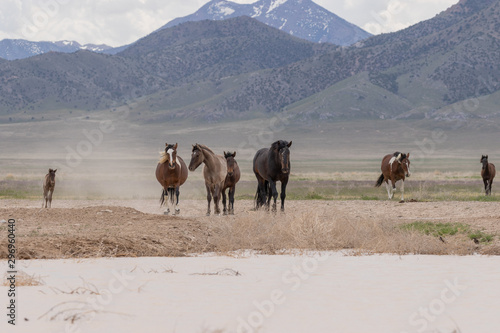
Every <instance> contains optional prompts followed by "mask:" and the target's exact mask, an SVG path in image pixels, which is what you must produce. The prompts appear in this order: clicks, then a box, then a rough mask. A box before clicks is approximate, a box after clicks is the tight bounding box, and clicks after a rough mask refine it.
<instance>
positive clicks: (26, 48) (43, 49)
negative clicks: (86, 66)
mask: <svg viewBox="0 0 500 333" xmlns="http://www.w3.org/2000/svg"><path fill="white" fill-rule="evenodd" d="M110 49H112V47H111V46H108V45H105V44H101V45H96V44H84V45H81V44H80V43H78V42H75V41H67V40H62V41H57V42H47V41H41V42H31V41H27V40H24V39H3V40H1V41H0V58H4V59H6V60H18V59H25V58H29V57H32V56H35V55H39V54H44V53H47V52H63V53H73V52H76V51H79V50H89V51H92V52H97V53H101V52H104V51H107V50H110Z"/></svg>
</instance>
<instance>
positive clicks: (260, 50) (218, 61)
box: [118, 16, 336, 85]
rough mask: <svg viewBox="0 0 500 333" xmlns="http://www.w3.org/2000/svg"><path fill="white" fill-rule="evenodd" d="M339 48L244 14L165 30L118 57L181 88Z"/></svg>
mask: <svg viewBox="0 0 500 333" xmlns="http://www.w3.org/2000/svg"><path fill="white" fill-rule="evenodd" d="M335 49H336V47H334V46H332V45H328V44H316V43H312V42H307V41H304V40H301V39H298V38H295V37H292V36H290V35H288V34H286V33H284V32H282V31H279V30H277V29H275V28H271V27H269V26H267V25H264V24H262V23H260V22H258V21H256V20H254V19H251V18H249V17H246V16H243V17H237V18H234V19H228V20H224V21H210V20H205V21H198V22H188V23H185V24H180V25H177V26H175V27H173V28H170V29H165V30H160V31H157V32H155V33H153V34H151V35H149V36H147V37H145V38H143V39H141V40H139V41H137V42H136V43H134V44H133V45H132V46H130V47H129V48H127V49H126V50H124V51H123V52H120V53H119V54H118V55H119V56H120V57H123V58H126V59H129V60H131V61H134V63H136V64H137V65H138V66H139V67H141V68H142V69H144V70H146V71H148V72H149V73H155V74H156V75H158V76H160V77H161V78H162V79H164V80H166V81H167V82H169V83H170V84H172V85H179V84H181V83H186V82H193V81H196V80H213V79H220V78H223V77H227V76H233V75H240V74H242V73H249V72H255V71H258V70H262V69H267V68H277V67H282V66H285V65H288V64H290V63H293V62H297V61H299V60H303V59H307V58H310V57H312V56H313V55H315V54H323V53H326V52H328V51H333V50H335Z"/></svg>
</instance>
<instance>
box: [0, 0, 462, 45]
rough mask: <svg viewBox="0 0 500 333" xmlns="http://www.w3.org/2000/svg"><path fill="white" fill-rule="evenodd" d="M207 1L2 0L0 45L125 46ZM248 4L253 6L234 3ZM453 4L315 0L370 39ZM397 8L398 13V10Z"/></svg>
mask: <svg viewBox="0 0 500 333" xmlns="http://www.w3.org/2000/svg"><path fill="white" fill-rule="evenodd" d="M207 1H208V0H170V1H164V0H80V1H72V0H22V1H21V0H2V6H1V8H0V39H4V38H22V39H28V40H33V41H40V40H50V41H56V40H63V39H67V40H76V41H78V42H80V43H95V44H101V43H105V44H108V45H111V46H119V45H124V44H129V43H131V42H134V41H136V40H137V39H139V38H141V37H144V36H146V35H147V34H149V33H151V32H152V31H154V30H156V29H158V28H159V27H161V26H162V25H164V24H166V23H167V22H168V21H170V20H172V19H174V18H176V17H180V16H186V15H189V14H191V13H193V12H195V11H196V10H197V9H198V8H200V7H201V6H203V5H204V4H205V3H206V2H207ZM234 1H235V2H238V3H252V2H255V1H252V0H234ZM457 1H458V0H315V2H316V3H317V4H319V5H320V6H322V7H324V8H326V9H328V10H329V11H331V12H333V13H335V14H337V15H339V16H340V17H342V18H344V19H346V20H347V21H349V22H352V23H354V24H356V25H358V26H360V27H362V28H364V29H365V30H368V31H370V32H372V33H381V32H390V31H395V30H399V29H402V28H404V27H407V26H408V25H411V24H414V23H417V22H418V21H421V20H424V19H428V18H431V17H433V16H434V15H436V14H437V13H438V12H440V11H442V10H444V9H446V8H448V7H449V6H451V5H452V4H454V3H456V2H457ZM400 7H401V9H399V8H400Z"/></svg>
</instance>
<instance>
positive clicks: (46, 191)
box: [42, 169, 57, 208]
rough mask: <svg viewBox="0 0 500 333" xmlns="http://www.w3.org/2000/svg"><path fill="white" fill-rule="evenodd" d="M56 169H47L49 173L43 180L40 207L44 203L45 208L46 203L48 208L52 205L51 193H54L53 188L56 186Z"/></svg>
mask: <svg viewBox="0 0 500 333" xmlns="http://www.w3.org/2000/svg"><path fill="white" fill-rule="evenodd" d="M56 171H57V169H55V170H52V169H49V173H48V174H46V175H45V181H44V182H43V202H42V208H43V206H44V204H45V208H47V203H48V205H49V208H51V207H52V193H54V189H55V188H56Z"/></svg>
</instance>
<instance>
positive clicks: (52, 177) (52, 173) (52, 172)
mask: <svg viewBox="0 0 500 333" xmlns="http://www.w3.org/2000/svg"><path fill="white" fill-rule="evenodd" d="M56 171H57V169H49V173H48V174H47V175H48V176H49V182H50V184H51V185H52V186H54V185H55V184H56Z"/></svg>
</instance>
